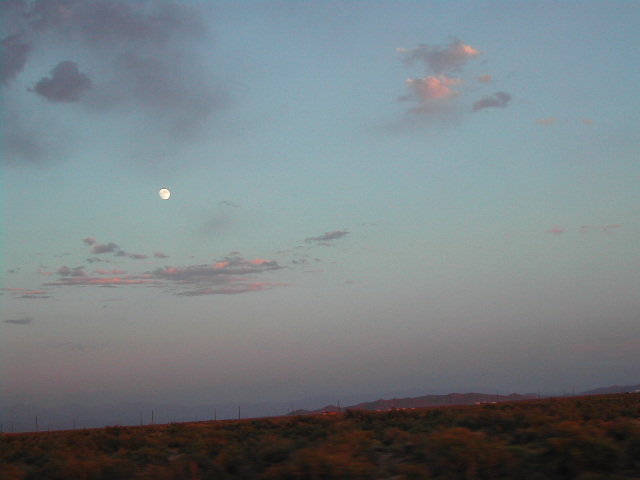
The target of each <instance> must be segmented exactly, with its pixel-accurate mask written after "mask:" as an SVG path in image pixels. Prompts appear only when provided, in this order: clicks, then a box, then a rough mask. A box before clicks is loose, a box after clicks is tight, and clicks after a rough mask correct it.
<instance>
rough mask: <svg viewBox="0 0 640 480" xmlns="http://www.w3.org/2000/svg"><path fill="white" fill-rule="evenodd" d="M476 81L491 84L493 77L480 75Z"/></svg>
mask: <svg viewBox="0 0 640 480" xmlns="http://www.w3.org/2000/svg"><path fill="white" fill-rule="evenodd" d="M476 80H478V82H480V83H491V82H493V77H492V76H491V75H480V76H479V77H478V78H477V79H476Z"/></svg>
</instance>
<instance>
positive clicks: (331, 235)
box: [304, 230, 349, 243]
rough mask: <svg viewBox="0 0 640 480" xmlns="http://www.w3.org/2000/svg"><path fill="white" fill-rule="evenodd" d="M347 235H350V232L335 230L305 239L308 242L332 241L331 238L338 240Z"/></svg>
mask: <svg viewBox="0 0 640 480" xmlns="http://www.w3.org/2000/svg"><path fill="white" fill-rule="evenodd" d="M347 235H349V232H347V231H346V230H334V231H333V232H325V233H324V235H320V236H318V237H307V238H305V240H304V241H305V242H307V243H311V242H330V241H331V240H337V239H339V238H342V237H345V236H347Z"/></svg>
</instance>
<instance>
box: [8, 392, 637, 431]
mask: <svg viewBox="0 0 640 480" xmlns="http://www.w3.org/2000/svg"><path fill="white" fill-rule="evenodd" d="M636 390H640V384H639V385H623V386H619V385H616V386H612V387H602V388H596V389H594V390H589V391H586V392H582V393H579V394H577V395H603V394H609V393H624V392H634V391H636ZM372 396H373V395H370V396H368V398H371V397H372ZM385 396H386V395H385ZM364 397H366V396H365V395H358V396H351V397H348V398H347V401H346V402H345V405H340V404H339V403H338V404H336V403H337V402H336V399H335V397H330V396H316V397H311V398H307V399H303V400H299V401H297V402H294V404H296V405H322V404H323V403H324V404H325V407H323V408H315V409H314V408H313V407H312V408H311V409H297V410H294V409H293V404H291V403H288V402H287V403H285V402H271V403H266V402H263V403H252V404H241V405H238V404H224V405H200V406H185V405H168V404H164V405H160V404H152V403H131V402H123V403H119V404H116V405H112V404H105V405H91V406H86V405H78V404H70V405H65V406H62V407H48V408H47V407H39V406H35V405H25V404H18V405H11V406H1V407H0V430H2V431H4V432H32V431H36V430H39V431H47V430H71V429H76V428H99V427H104V426H107V425H123V426H124V425H143V424H144V425H149V424H151V423H156V424H162V423H171V422H194V421H203V420H226V419H237V418H256V417H271V416H280V415H308V414H320V413H323V412H327V413H329V412H337V411H345V410H346V409H347V408H349V409H351V410H355V409H360V410H388V409H391V408H398V409H399V408H421V407H435V406H446V405H470V404H475V403H487V402H504V401H516V400H526V399H532V398H538V397H539V394H533V393H528V394H524V395H520V394H517V393H512V394H511V395H498V394H486V393H450V394H446V395H425V396H417V397H403V398H393V397H392V398H387V399H382V398H381V399H379V400H375V401H362V400H363V399H364ZM325 402H331V403H329V404H327V403H325ZM352 402H358V403H352Z"/></svg>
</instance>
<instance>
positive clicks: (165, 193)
mask: <svg viewBox="0 0 640 480" xmlns="http://www.w3.org/2000/svg"><path fill="white" fill-rule="evenodd" d="M158 195H160V198H161V199H163V200H168V199H169V197H170V196H171V192H170V191H169V189H167V188H161V189H160V191H159V192H158Z"/></svg>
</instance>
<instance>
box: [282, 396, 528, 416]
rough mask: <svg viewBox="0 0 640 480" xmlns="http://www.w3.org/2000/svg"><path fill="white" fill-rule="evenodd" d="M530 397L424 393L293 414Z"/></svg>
mask: <svg viewBox="0 0 640 480" xmlns="http://www.w3.org/2000/svg"><path fill="white" fill-rule="evenodd" d="M532 398H538V395H536V394H533V393H528V394H526V395H520V394H518V393H512V394H511V395H491V394H487V393H449V394H447V395H425V396H422V397H411V398H393V399H390V400H383V399H380V400H375V401H373V402H363V403H359V404H357V405H352V406H350V407H346V408H341V407H340V406H338V405H327V406H326V407H324V408H321V409H317V410H304V409H301V410H294V412H293V414H294V415H305V414H316V413H329V412H337V411H339V410H342V411H344V410H346V409H347V408H348V409H350V410H390V409H393V408H397V409H401V408H424V407H439V406H445V405H473V404H476V403H490V402H508V401H517V400H527V399H532Z"/></svg>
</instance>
